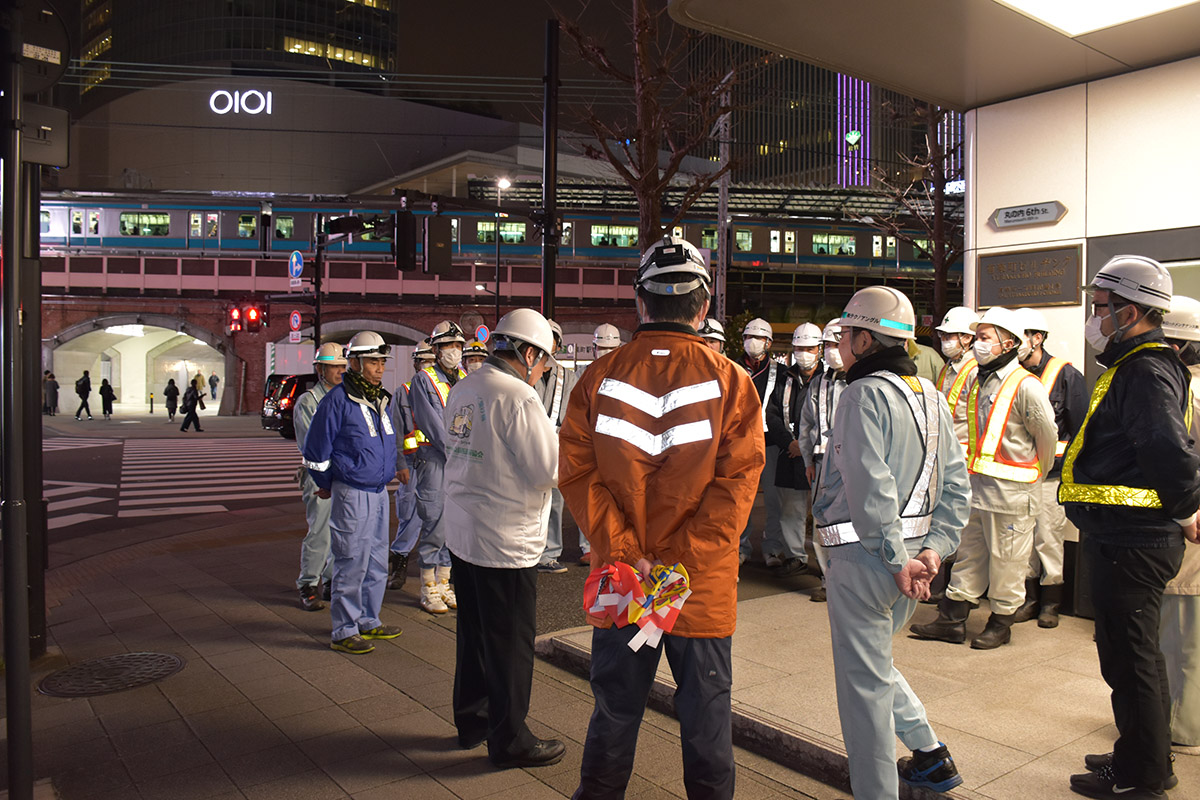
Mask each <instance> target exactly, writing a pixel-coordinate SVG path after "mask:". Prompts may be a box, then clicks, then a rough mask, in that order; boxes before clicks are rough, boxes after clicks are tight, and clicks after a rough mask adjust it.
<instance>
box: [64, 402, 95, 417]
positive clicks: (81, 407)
mask: <svg viewBox="0 0 1200 800" xmlns="http://www.w3.org/2000/svg"><path fill="white" fill-rule="evenodd" d="M68 408H70V406H68ZM85 411H86V412H87V415H88V419H91V418H92V409H91V407H90V406H89V405H88V401H87V398H86V397H80V398H79V408H78V409H77V410H76V411H75V419H79V416H80V415H81V414H82V413H83V412H85Z"/></svg>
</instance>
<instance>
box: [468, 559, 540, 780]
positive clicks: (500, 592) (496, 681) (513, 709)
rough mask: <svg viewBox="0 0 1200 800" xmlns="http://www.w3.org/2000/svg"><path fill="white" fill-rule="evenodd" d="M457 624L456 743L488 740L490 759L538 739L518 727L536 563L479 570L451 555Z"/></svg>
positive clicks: (528, 685)
mask: <svg viewBox="0 0 1200 800" xmlns="http://www.w3.org/2000/svg"><path fill="white" fill-rule="evenodd" d="M450 561H451V564H452V565H453V569H452V570H451V573H450V574H451V575H452V576H453V580H454V594H455V597H456V598H457V599H458V623H457V632H456V634H455V638H456V648H455V665H454V726H455V727H456V728H457V729H458V740H459V743H460V744H463V745H467V746H469V745H473V744H475V743H476V742H481V741H484V740H485V739H486V740H487V745H488V754H489V755H490V756H492V757H493V758H500V757H503V756H513V755H519V754H521V753H525V752H528V751H529V750H530V749H532V748H533V746H534V745H535V744H537V737H536V736H534V735H533V733H532V732H531V731H530V730H529V727H528V726H527V725H526V724H525V717H526V716H527V715H528V714H529V695H530V692H531V691H532V689H533V639H534V634H535V615H536V611H537V567H526V568H515V569H497V568H493V567H481V566H478V565H476V564H472V563H471V562H469V561H463V560H462V559H461V558H459V557H458V556H456V555H454V554H453V553H451V554H450Z"/></svg>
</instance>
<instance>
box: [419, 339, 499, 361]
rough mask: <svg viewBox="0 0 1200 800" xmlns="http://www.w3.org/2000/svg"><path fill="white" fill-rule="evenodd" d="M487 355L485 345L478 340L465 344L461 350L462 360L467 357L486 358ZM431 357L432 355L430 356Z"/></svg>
mask: <svg viewBox="0 0 1200 800" xmlns="http://www.w3.org/2000/svg"><path fill="white" fill-rule="evenodd" d="M487 354H488V349H487V345H486V344H484V343H483V342H481V341H479V340H478V339H472V340H471V341H469V342H467V346H466V347H464V348H463V358H466V357H467V356H486V355H487ZM430 355H432V353H431V354H430Z"/></svg>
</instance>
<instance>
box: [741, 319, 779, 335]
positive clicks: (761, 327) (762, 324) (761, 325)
mask: <svg viewBox="0 0 1200 800" xmlns="http://www.w3.org/2000/svg"><path fill="white" fill-rule="evenodd" d="M747 336H761V337H762V338H764V339H774V338H775V331H774V329H772V328H771V323H769V322H767V321H766V320H765V319H762V318H759V319H752V320H750V321H749V322H747V323H746V327H745V328H743V329H742V338H743V339H745V338H746V337H747Z"/></svg>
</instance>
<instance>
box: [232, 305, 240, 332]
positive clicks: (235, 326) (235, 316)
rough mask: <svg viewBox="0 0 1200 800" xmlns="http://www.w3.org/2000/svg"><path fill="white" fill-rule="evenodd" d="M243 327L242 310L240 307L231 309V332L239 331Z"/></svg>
mask: <svg viewBox="0 0 1200 800" xmlns="http://www.w3.org/2000/svg"><path fill="white" fill-rule="evenodd" d="M241 329H242V310H241V309H240V308H231V309H229V332H230V333H237V332H238V331H240V330H241Z"/></svg>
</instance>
